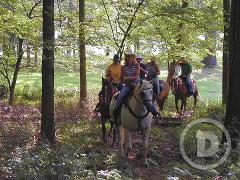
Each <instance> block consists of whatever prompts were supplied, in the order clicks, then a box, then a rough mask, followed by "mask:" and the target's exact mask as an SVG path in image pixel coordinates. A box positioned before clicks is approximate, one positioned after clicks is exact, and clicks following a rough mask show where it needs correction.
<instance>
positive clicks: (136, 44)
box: [134, 38, 140, 53]
mask: <svg viewBox="0 0 240 180" xmlns="http://www.w3.org/2000/svg"><path fill="white" fill-rule="evenodd" d="M139 47H140V42H139V38H137V39H136V40H135V41H134V53H138V50H139Z"/></svg>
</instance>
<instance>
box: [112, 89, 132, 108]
mask: <svg viewBox="0 0 240 180" xmlns="http://www.w3.org/2000/svg"><path fill="white" fill-rule="evenodd" d="M129 91H130V88H129V86H123V88H122V90H121V91H120V94H119V95H118V98H117V101H116V105H115V108H114V110H118V109H119V108H120V106H121V103H122V100H123V98H124V96H126V95H127V93H128V92H129Z"/></svg>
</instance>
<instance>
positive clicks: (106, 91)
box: [99, 77, 118, 144]
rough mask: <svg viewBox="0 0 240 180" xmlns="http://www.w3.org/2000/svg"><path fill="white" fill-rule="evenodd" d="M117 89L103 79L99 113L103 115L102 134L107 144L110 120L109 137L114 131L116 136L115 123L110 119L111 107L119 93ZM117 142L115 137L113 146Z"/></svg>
mask: <svg viewBox="0 0 240 180" xmlns="http://www.w3.org/2000/svg"><path fill="white" fill-rule="evenodd" d="M117 91H118V90H117V88H116V87H115V86H113V85H112V83H111V82H110V81H109V80H108V79H107V78H106V79H105V78H103V77H102V90H101V92H100V99H99V112H100V113H101V124H102V133H103V141H104V142H107V138H106V122H107V120H109V122H110V131H109V135H108V137H109V136H110V134H111V133H112V130H114V136H115V135H116V133H115V129H113V126H114V121H112V120H111V119H110V113H109V106H110V102H111V99H112V97H113V95H114V94H115V93H116V92H117ZM114 141H115V137H113V144H114Z"/></svg>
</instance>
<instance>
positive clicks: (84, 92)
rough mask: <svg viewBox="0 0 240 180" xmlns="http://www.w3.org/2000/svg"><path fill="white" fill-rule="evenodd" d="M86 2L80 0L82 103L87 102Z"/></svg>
mask: <svg viewBox="0 0 240 180" xmlns="http://www.w3.org/2000/svg"><path fill="white" fill-rule="evenodd" d="M84 23H85V0H79V25H80V28H79V56H80V101H86V100H87V78H86V47H85V32H84V31H85V26H84Z"/></svg>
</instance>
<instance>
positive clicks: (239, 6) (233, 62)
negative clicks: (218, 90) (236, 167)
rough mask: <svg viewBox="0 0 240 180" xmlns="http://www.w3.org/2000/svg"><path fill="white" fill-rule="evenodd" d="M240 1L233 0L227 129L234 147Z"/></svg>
mask: <svg viewBox="0 0 240 180" xmlns="http://www.w3.org/2000/svg"><path fill="white" fill-rule="evenodd" d="M239 17H240V1H239V0H232V2H231V18H230V34H229V38H230V39H229V62H230V66H229V67H230V69H229V70H230V71H229V93H228V99H227V111H226V117H225V123H224V125H225V127H226V128H227V130H228V131H229V134H230V136H231V140H232V146H233V147H236V145H237V141H238V140H239V137H240V93H239V92H240V81H239V77H240V51H239V49H240V18H239Z"/></svg>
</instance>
